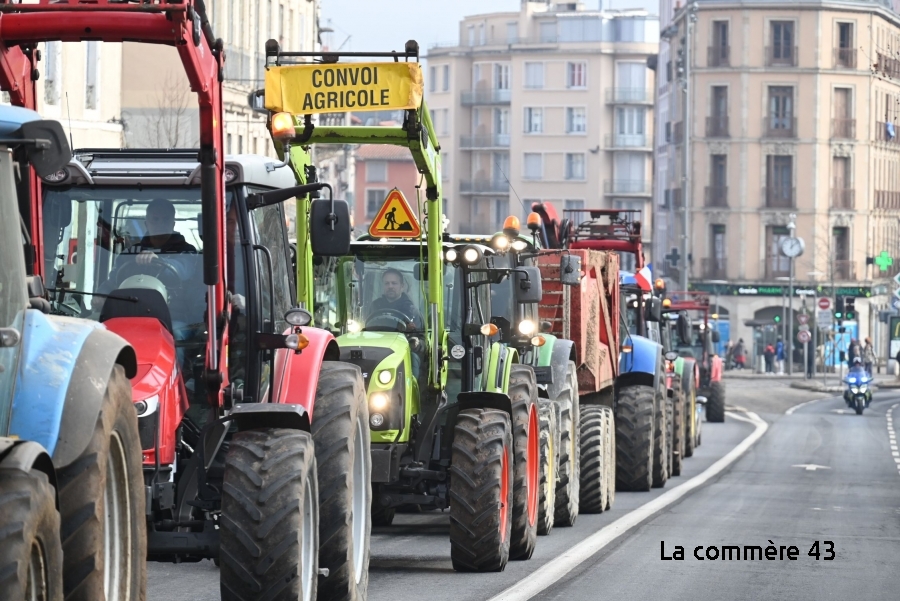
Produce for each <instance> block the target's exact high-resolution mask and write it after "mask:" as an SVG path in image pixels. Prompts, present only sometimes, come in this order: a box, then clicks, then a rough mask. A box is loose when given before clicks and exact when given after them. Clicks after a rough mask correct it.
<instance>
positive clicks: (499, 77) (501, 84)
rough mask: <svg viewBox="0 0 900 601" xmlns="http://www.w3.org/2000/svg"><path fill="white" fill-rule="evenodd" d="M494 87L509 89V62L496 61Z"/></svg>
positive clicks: (496, 88)
mask: <svg viewBox="0 0 900 601" xmlns="http://www.w3.org/2000/svg"><path fill="white" fill-rule="evenodd" d="M494 89H495V90H508V89H509V63H494Z"/></svg>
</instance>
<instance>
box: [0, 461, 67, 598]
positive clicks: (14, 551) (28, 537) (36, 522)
mask: <svg viewBox="0 0 900 601" xmlns="http://www.w3.org/2000/svg"><path fill="white" fill-rule="evenodd" d="M62 573H63V554H62V545H61V544H60V541H59V513H58V512H57V511H56V494H55V492H54V490H53V487H52V486H50V481H49V479H48V478H47V475H46V474H44V473H42V472H39V471H37V470H31V472H29V473H25V472H20V471H18V470H8V471H7V473H5V474H3V475H2V476H0V598H2V599H9V600H10V601H18V600H19V599H39V600H41V601H61V600H62V598H63V579H62Z"/></svg>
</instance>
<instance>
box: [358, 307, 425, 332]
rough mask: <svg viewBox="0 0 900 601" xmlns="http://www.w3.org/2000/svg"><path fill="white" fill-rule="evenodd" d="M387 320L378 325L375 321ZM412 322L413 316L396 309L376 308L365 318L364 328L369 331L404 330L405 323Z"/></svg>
mask: <svg viewBox="0 0 900 601" xmlns="http://www.w3.org/2000/svg"><path fill="white" fill-rule="evenodd" d="M379 321H384V322H387V323H385V324H384V325H379V324H378V323H376V322H379ZM409 323H413V318H412V317H410V316H409V315H407V314H406V313H404V312H403V311H398V310H397V309H389V308H385V309H378V310H376V311H375V313H373V314H372V315H370V316H369V317H368V318H367V319H366V327H365V328H364V329H366V330H368V331H370V332H405V331H406V325H407V324H409Z"/></svg>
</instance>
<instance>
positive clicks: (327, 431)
mask: <svg viewBox="0 0 900 601" xmlns="http://www.w3.org/2000/svg"><path fill="white" fill-rule="evenodd" d="M365 390H366V388H365V384H364V382H363V379H362V373H361V372H360V371H359V368H358V367H357V366H355V365H352V364H350V363H341V362H339V361H325V362H323V363H322V367H321V369H320V371H319V385H318V388H317V389H316V404H315V412H314V413H313V420H312V424H311V429H312V436H313V442H314V443H315V448H316V469H317V470H318V474H319V567H320V568H327V569H328V576H327V577H325V576H320V577H319V586H318V590H319V596H320V597H322V598H323V599H333V600H334V601H356V600H362V599H365V598H366V591H367V589H368V585H369V538H370V536H371V532H372V522H371V511H372V509H371V507H372V484H371V482H372V465H371V462H372V455H371V453H370V450H369V447H370V445H369V440H370V432H369V405H368V403H367V402H366V394H365Z"/></svg>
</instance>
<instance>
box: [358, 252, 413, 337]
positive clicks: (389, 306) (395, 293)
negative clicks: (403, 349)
mask: <svg viewBox="0 0 900 601" xmlns="http://www.w3.org/2000/svg"><path fill="white" fill-rule="evenodd" d="M404 288H405V281H404V278H403V274H402V273H400V271H399V270H397V269H394V268H392V267H389V268H388V269H385V270H384V272H383V273H382V274H381V293H382V296H381V297H380V298H376V299H375V300H374V301H373V302H372V306H371V307H370V308H369V312H368V315H369V316H370V317H371V316H372V315H377V314H378V313H382V312H384V311H386V310H391V311H396V312H398V313H401V314H403V315H404V316H405V317H406V318H408V320H409V321H407V323H406V331H411V330H424V329H425V322H424V321H423V319H422V315H421V314H420V313H419V310H418V309H417V308H416V305H415V303H413V302H412V300H411V299H410V298H409V296H408V295H407V294H406V292H404Z"/></svg>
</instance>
